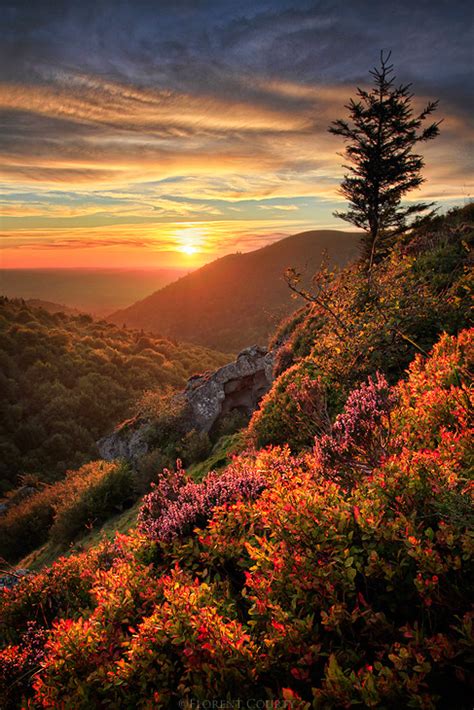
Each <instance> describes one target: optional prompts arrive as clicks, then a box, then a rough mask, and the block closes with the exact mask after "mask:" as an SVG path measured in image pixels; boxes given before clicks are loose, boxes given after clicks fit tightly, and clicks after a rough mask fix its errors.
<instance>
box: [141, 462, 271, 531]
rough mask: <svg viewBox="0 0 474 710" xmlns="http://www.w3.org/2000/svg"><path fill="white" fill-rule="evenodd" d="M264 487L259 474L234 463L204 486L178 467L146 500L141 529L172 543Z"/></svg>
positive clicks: (209, 478)
mask: <svg viewBox="0 0 474 710" xmlns="http://www.w3.org/2000/svg"><path fill="white" fill-rule="evenodd" d="M265 485H266V482H265V479H264V477H263V476H262V475H260V474H259V473H258V472H255V471H254V470H253V469H245V468H244V469H241V468H240V467H237V466H233V465H232V464H231V465H230V466H229V467H228V468H227V469H226V470H225V471H224V472H223V473H217V472H211V473H209V474H208V475H207V477H206V478H205V479H204V481H202V483H194V482H193V481H190V480H188V479H187V477H186V474H185V472H184V471H183V470H182V469H181V467H180V466H178V470H177V471H176V472H169V471H165V472H163V475H162V476H161V477H160V478H159V482H158V484H157V485H156V487H155V490H154V491H152V493H149V494H148V495H147V496H146V497H145V498H144V501H143V505H142V507H141V508H140V513H139V516H138V521H139V529H140V531H141V532H142V533H144V534H145V535H146V536H147V537H149V538H150V539H152V540H157V541H162V542H169V541H170V540H172V539H173V538H175V537H179V536H182V535H185V534H187V533H189V532H191V530H192V529H193V527H195V526H196V525H198V524H205V523H206V521H207V520H208V518H209V517H210V516H211V514H212V511H213V510H214V508H216V507H217V506H220V505H224V504H225V503H228V502H230V501H234V500H239V499H241V498H255V497H256V496H257V495H258V494H259V493H260V492H261V491H262V490H263V489H264V488H265Z"/></svg>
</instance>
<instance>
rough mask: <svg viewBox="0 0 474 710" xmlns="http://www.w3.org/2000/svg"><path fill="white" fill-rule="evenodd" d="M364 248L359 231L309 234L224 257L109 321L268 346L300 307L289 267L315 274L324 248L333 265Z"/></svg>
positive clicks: (226, 345) (206, 340)
mask: <svg viewBox="0 0 474 710" xmlns="http://www.w3.org/2000/svg"><path fill="white" fill-rule="evenodd" d="M357 250H358V235H357V234H356V233H349V232H339V231H335V230H324V231H323V230H321V231H310V232H302V233H301V234H295V235H293V236H291V237H287V238H286V239H282V240H281V241H278V242H276V243H274V244H271V245H269V246H266V247H263V248H262V249H257V250H256V251H252V252H248V253H246V254H230V255H228V256H225V257H223V258H221V259H217V260H216V261H213V262H211V263H210V264H207V265H206V266H204V267H202V268H201V269H198V270H197V271H194V272H193V273H191V274H188V275H187V276H184V277H182V278H181V279H179V280H178V281H176V282H174V283H172V284H169V285H167V286H165V287H164V288H162V289H161V290H159V291H156V292H155V293H153V294H152V295H151V296H149V297H147V298H145V299H143V300H142V301H138V302H137V303H134V304H133V305H131V306H130V307H129V308H125V309H123V310H120V311H117V312H116V313H114V314H112V315H111V316H110V318H109V320H111V321H112V322H114V323H116V324H118V325H123V324H125V325H127V326H130V327H134V328H144V329H146V330H151V331H153V332H156V333H161V334H163V335H165V336H168V337H173V338H179V339H180V340H187V341H189V342H193V343H197V344H200V345H206V346H208V347H213V348H219V349H220V350H226V351H236V350H239V349H241V348H243V347H246V346H247V345H251V344H253V343H259V344H263V343H265V342H266V340H267V338H268V336H269V334H270V333H271V332H272V330H273V329H274V328H275V325H276V323H278V321H279V320H281V318H282V317H285V316H287V315H288V314H289V313H291V312H292V311H294V310H295V308H296V304H295V301H294V300H293V299H292V298H291V293H290V291H289V289H288V287H287V285H286V283H285V281H284V279H283V273H284V271H285V269H286V268H288V267H294V268H296V269H297V270H298V271H301V272H304V273H305V274H306V275H307V277H308V278H310V277H311V275H312V274H313V273H314V271H316V270H317V269H318V267H319V266H320V264H321V260H322V258H323V255H324V253H325V252H327V254H328V257H329V261H330V263H332V264H339V265H344V264H346V263H348V262H349V261H350V260H352V259H354V258H355V257H356V255H357Z"/></svg>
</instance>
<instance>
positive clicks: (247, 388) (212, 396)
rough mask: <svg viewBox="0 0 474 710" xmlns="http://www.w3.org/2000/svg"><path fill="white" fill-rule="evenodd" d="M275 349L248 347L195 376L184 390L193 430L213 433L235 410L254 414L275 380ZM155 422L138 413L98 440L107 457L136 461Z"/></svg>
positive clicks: (146, 449) (145, 447) (108, 458)
mask: <svg viewBox="0 0 474 710" xmlns="http://www.w3.org/2000/svg"><path fill="white" fill-rule="evenodd" d="M272 370H273V352H268V351H267V350H266V349H265V348H261V347H259V346H257V345H254V346H253V347H250V348H246V349H245V350H242V352H241V353H240V354H239V355H238V357H237V359H236V360H235V361H234V362H231V363H229V364H228V365H224V367H221V368H220V369H219V370H216V371H215V372H211V373H206V374H204V375H195V376H194V377H191V378H190V379H189V380H188V383H187V385H186V387H185V389H184V391H183V392H182V393H180V394H179V395H177V397H179V398H180V399H181V400H183V399H184V400H185V403H186V409H187V411H188V412H189V430H191V429H196V430H197V431H205V432H210V431H211V430H212V429H213V427H215V426H216V424H218V422H219V421H220V420H221V418H222V417H224V416H225V415H226V414H229V413H230V412H232V411H234V410H238V411H240V412H243V413H245V414H246V415H248V416H250V415H251V414H252V412H253V411H255V409H256V408H257V406H258V403H259V401H260V399H261V398H262V397H263V395H264V394H265V393H266V392H267V391H268V390H269V389H270V385H271V383H272V380H273V374H272ZM151 427H152V424H151V422H150V421H148V420H147V419H145V418H144V417H141V416H137V417H135V418H134V419H130V420H128V421H126V422H124V423H123V424H121V425H120V426H119V427H118V428H117V429H116V430H115V431H114V432H113V433H112V434H110V435H108V436H106V437H104V438H103V439H101V440H100V441H98V442H97V446H98V448H99V452H100V455H101V456H102V458H104V459H106V460H109V461H110V460H112V459H116V458H125V459H127V460H128V461H131V462H133V461H135V460H136V459H138V458H139V457H140V456H143V455H144V454H146V453H147V452H148V449H149V444H148V435H149V432H150V429H151Z"/></svg>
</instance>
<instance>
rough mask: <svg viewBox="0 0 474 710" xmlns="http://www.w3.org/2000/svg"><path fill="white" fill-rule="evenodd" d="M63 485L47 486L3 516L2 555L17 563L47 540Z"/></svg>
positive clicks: (1, 530) (0, 533) (1, 520)
mask: <svg viewBox="0 0 474 710" xmlns="http://www.w3.org/2000/svg"><path fill="white" fill-rule="evenodd" d="M60 497H61V492H60V486H54V485H52V486H44V487H43V488H42V489H40V490H38V491H37V492H36V493H33V494H32V495H31V496H30V497H29V498H27V499H26V500H23V501H20V502H18V503H16V504H14V505H12V506H11V507H9V508H8V510H7V512H6V513H5V514H4V515H2V516H1V517H0V556H1V557H4V558H5V559H7V560H9V561H10V562H14V561H16V560H17V559H19V558H20V557H22V556H23V555H25V554H27V553H28V552H30V551H31V550H32V549H33V548H35V547H38V546H40V545H42V544H43V543H44V542H46V540H47V538H48V532H49V529H50V527H51V525H52V523H53V519H54V511H55V506H56V504H57V502H58V501H59V500H60Z"/></svg>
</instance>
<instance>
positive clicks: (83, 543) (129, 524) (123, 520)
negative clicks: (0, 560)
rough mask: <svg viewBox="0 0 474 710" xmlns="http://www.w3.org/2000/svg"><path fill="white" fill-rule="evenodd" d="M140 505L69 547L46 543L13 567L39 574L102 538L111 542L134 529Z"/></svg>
mask: <svg viewBox="0 0 474 710" xmlns="http://www.w3.org/2000/svg"><path fill="white" fill-rule="evenodd" d="M140 504H141V499H140V500H138V501H137V502H136V503H135V504H134V505H133V506H132V507H131V508H128V509H127V510H124V511H123V513H119V514H118V515H114V516H113V517H112V518H109V520H107V521H106V522H105V523H104V524H103V525H102V526H101V527H98V528H96V529H95V530H92V531H91V532H90V533H87V534H86V535H84V536H83V537H81V538H80V540H77V542H75V543H73V544H71V545H70V546H69V547H65V546H63V545H58V544H55V543H53V542H51V541H50V542H47V543H45V544H44V545H42V546H41V547H39V548H38V549H36V550H33V552H30V554H29V555H27V556H26V557H24V558H23V559H22V560H20V562H18V563H17V564H16V565H15V566H16V567H19V568H21V569H30V570H32V571H33V572H39V570H41V569H42V568H43V567H47V566H48V565H51V564H52V563H53V562H54V561H55V560H56V559H57V558H58V557H61V556H63V555H70V554H72V553H74V552H80V551H82V550H88V549H89V548H91V547H94V546H95V545H97V544H98V543H99V542H100V541H101V540H102V539H103V538H107V539H109V540H113V539H114V537H115V533H117V532H120V533H126V532H128V531H129V530H131V529H132V528H134V527H135V525H136V523H137V515H138V510H139V508H140Z"/></svg>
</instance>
